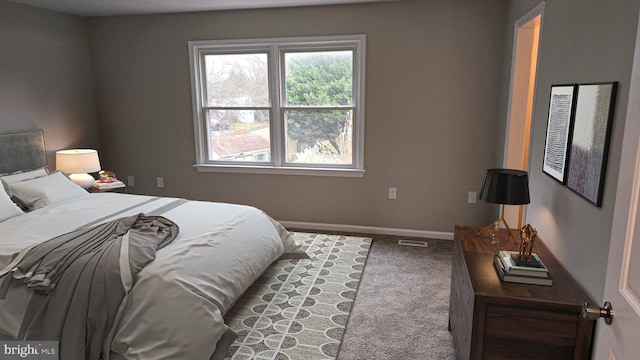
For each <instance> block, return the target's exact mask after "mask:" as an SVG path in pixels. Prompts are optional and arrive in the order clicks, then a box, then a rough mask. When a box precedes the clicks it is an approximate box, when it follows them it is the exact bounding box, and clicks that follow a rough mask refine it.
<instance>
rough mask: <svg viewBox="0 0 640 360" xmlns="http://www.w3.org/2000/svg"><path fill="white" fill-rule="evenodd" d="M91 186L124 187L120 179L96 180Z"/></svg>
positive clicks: (99, 187) (103, 187)
mask: <svg viewBox="0 0 640 360" xmlns="http://www.w3.org/2000/svg"><path fill="white" fill-rule="evenodd" d="M93 187H94V188H96V189H98V190H104V189H115V188H121V187H124V183H123V182H122V181H120V180H96V182H95V183H93Z"/></svg>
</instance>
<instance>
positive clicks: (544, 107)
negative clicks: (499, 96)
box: [500, 0, 640, 303]
mask: <svg viewBox="0 0 640 360" xmlns="http://www.w3.org/2000/svg"><path fill="white" fill-rule="evenodd" d="M510 4H511V6H510V9H509V10H510V11H509V15H508V17H509V23H510V24H514V22H515V21H516V20H517V19H518V18H520V17H521V16H523V15H524V14H526V13H527V12H528V11H529V10H530V9H532V8H533V7H535V6H536V5H537V4H539V1H512V2H510ZM639 6H640V3H638V2H637V1H633V0H627V1H624V0H616V1H598V0H590V1H584V0H572V1H556V0H549V1H546V3H545V11H544V19H543V24H542V39H541V49H540V60H539V69H538V79H537V85H536V99H535V104H534V109H533V111H534V114H533V116H534V120H533V143H532V147H531V161H530V164H531V165H530V171H529V172H530V192H531V204H529V205H528V207H527V219H526V220H527V222H528V223H530V224H532V226H534V227H535V228H537V230H538V234H539V235H540V236H541V238H542V239H544V242H545V243H546V244H547V245H549V246H550V248H551V249H552V251H553V252H554V254H555V255H556V256H557V257H558V258H559V259H560V260H561V261H562V262H563V264H564V265H565V267H566V268H567V269H568V270H569V271H570V272H571V273H572V274H573V276H574V277H575V278H576V279H577V280H578V281H579V282H580V283H581V284H582V286H583V287H584V288H585V289H586V290H587V291H588V292H589V293H590V294H591V296H592V297H593V298H594V299H595V300H597V302H598V303H602V292H603V290H604V278H605V272H606V264H607V255H608V251H609V237H610V233H611V224H612V217H613V209H614V202H615V198H616V185H617V178H618V171H619V166H620V153H621V149H622V135H623V134H622V131H623V129H624V122H625V117H626V108H627V98H628V93H629V84H630V77H631V68H632V62H633V51H634V46H635V35H636V28H637V22H638V10H639ZM511 26H513V25H511ZM508 32H509V35H508V39H507V43H509V44H511V43H512V41H513V28H510V29H508ZM507 54H508V59H509V60H508V61H509V62H510V61H511V50H509V51H508V52H507ZM505 70H506V69H505ZM505 81H506V82H505V87H507V86H508V84H507V83H508V73H506V72H505ZM608 81H618V82H619V86H618V96H617V103H616V105H615V114H614V119H613V132H612V137H611V145H610V152H609V163H608V168H607V173H606V179H605V191H604V199H603V204H602V207H601V208H598V207H596V206H594V205H592V204H591V203H589V202H588V201H586V200H584V199H583V198H581V197H580V196H578V195H577V194H575V193H574V192H572V191H571V190H569V188H567V187H566V186H562V185H561V184H560V183H558V182H557V181H555V180H554V179H552V178H551V177H550V176H548V175H546V174H544V173H543V172H542V160H543V155H544V144H545V136H546V127H547V116H548V109H549V94H550V87H551V85H553V84H566V83H591V82H608ZM506 94H507V92H503V95H504V96H503V99H505V97H506V96H507V95H506ZM502 109H503V110H504V114H505V115H504V116H501V119H504V118H506V103H505V104H503V107H502ZM500 126H504V125H502V124H501V125H500Z"/></svg>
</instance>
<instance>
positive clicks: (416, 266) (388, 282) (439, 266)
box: [338, 236, 454, 360]
mask: <svg viewBox="0 0 640 360" xmlns="http://www.w3.org/2000/svg"><path fill="white" fill-rule="evenodd" d="M397 242H398V238H396V237H384V236H382V237H379V236H374V238H373V243H372V245H371V249H370V251H369V258H368V260H367V264H366V266H365V269H364V272H363V274H362V279H361V281H360V288H359V290H358V294H357V295H356V300H355V303H354V306H353V309H352V310H351V318H350V319H349V323H348V324H347V329H346V332H345V335H344V338H343V340H342V346H341V348H340V352H339V354H338V359H339V360H378V359H380V360H383V359H384V360H386V359H402V360H412V359H415V360H433V359H454V351H453V338H452V336H451V333H449V331H448V330H447V325H448V320H449V289H450V279H451V261H452V254H453V252H452V245H453V242H452V241H449V240H428V241H427V242H428V246H427V248H420V247H411V246H399V245H398V243H397Z"/></svg>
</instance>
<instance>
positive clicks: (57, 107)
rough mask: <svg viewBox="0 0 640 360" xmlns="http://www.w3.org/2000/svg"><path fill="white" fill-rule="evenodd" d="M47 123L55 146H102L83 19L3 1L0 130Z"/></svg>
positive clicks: (52, 160) (51, 157)
mask: <svg viewBox="0 0 640 360" xmlns="http://www.w3.org/2000/svg"><path fill="white" fill-rule="evenodd" d="M33 127H38V128H42V129H44V134H45V142H46V145H47V148H48V150H49V151H48V162H49V167H50V168H51V169H55V154H54V153H55V151H56V150H60V149H64V148H70V147H90V148H97V147H98V145H99V144H98V130H97V127H98V124H97V120H96V115H95V102H94V96H93V82H92V79H91V67H90V60H89V46H88V43H87V30H86V23H85V20H84V19H82V18H79V17H77V16H71V15H64V14H59V13H55V12H52V11H46V10H39V9H35V8H31V7H26V6H21V5H16V4H12V3H8V2H4V1H0V131H5V130H20V129H29V128H33Z"/></svg>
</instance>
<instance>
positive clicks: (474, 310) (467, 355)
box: [449, 226, 595, 360]
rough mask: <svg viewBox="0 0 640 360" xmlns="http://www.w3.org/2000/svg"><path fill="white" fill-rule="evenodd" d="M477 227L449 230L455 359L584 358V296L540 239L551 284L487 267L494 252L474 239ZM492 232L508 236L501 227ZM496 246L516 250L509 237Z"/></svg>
mask: <svg viewBox="0 0 640 360" xmlns="http://www.w3.org/2000/svg"><path fill="white" fill-rule="evenodd" d="M479 229H480V228H479V227H477V226H456V227H455V231H454V244H453V264H452V273H451V292H450V304H449V330H450V331H452V333H453V339H454V348H455V353H456V359H494V358H496V359H497V358H501V359H519V360H525V359H548V358H550V356H552V357H553V358H557V359H589V358H590V356H591V343H592V339H593V330H594V327H595V322H594V321H592V320H585V319H584V318H583V317H582V304H583V303H584V302H585V301H590V300H589V296H588V295H587V294H586V292H584V290H582V288H581V287H580V286H579V285H578V284H577V283H576V281H575V280H574V279H573V277H571V275H570V274H569V273H568V272H567V271H566V270H565V269H564V267H563V266H562V264H560V262H559V261H557V260H556V259H555V257H554V256H553V255H552V254H551V252H550V251H549V250H548V248H547V247H546V246H545V245H544V242H543V241H542V240H541V239H538V241H537V242H536V255H539V257H540V258H542V259H544V264H543V265H544V266H545V268H546V269H547V270H548V272H549V273H551V274H553V282H554V286H536V285H528V284H520V283H508V282H503V281H501V280H500V278H499V276H498V274H497V273H496V271H494V270H492V269H491V268H492V267H494V265H493V263H494V256H496V253H497V252H498V251H497V249H496V247H495V246H492V245H490V244H489V242H488V241H485V239H480V238H478V236H477V235H476V234H477V233H478V230H479ZM497 236H498V237H499V238H500V239H501V240H502V239H506V238H508V237H510V234H509V233H508V231H507V230H506V229H500V230H499V231H498V234H497ZM516 236H517V237H519V234H518V235H516ZM501 247H502V248H503V249H502V250H504V251H510V252H513V253H515V254H518V253H519V252H518V250H519V248H518V245H516V244H512V243H511V242H510V241H504V242H502V243H501ZM498 256H499V255H498ZM532 257H534V258H535V256H533V255H532ZM551 354H553V355H551Z"/></svg>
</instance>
